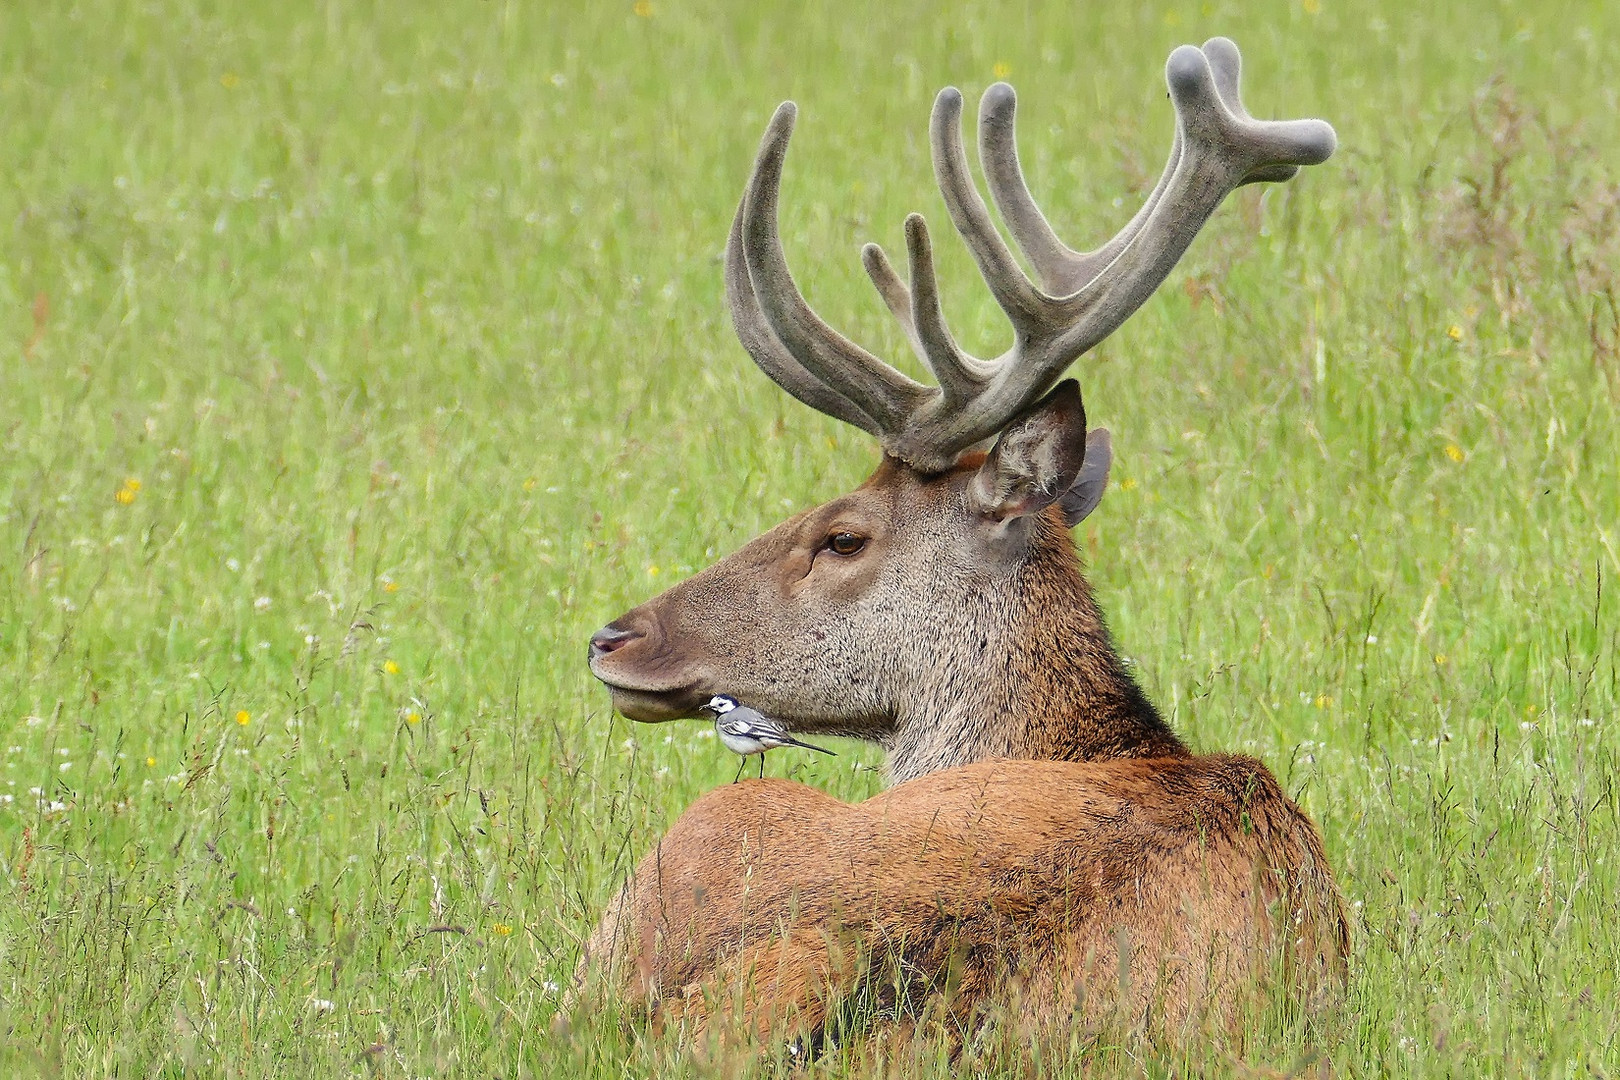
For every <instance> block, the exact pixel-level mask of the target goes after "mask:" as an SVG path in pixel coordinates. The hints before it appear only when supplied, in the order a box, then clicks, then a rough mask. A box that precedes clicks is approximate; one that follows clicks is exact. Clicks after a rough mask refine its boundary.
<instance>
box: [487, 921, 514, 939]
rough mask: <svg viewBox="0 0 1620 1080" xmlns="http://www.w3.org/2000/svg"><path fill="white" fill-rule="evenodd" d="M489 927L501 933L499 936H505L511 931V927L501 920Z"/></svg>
mask: <svg viewBox="0 0 1620 1080" xmlns="http://www.w3.org/2000/svg"><path fill="white" fill-rule="evenodd" d="M490 929H491V930H493V931H495V932H496V933H497V934H499V935H501V937H505V936H506V935H508V934H510V933H511V932H512V928H511V927H510V926H508V925H506V924H505V923H503V922H498V923H496V924H495V925H494V926H492V927H490Z"/></svg>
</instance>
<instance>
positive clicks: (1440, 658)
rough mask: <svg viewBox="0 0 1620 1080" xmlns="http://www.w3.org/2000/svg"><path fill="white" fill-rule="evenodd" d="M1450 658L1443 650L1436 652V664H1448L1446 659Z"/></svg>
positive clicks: (1442, 665)
mask: <svg viewBox="0 0 1620 1080" xmlns="http://www.w3.org/2000/svg"><path fill="white" fill-rule="evenodd" d="M1449 659H1450V657H1448V656H1447V655H1446V654H1445V653H1443V652H1441V653H1435V654H1434V662H1435V664H1436V665H1438V666H1440V667H1444V666H1445V664H1446V661H1447V660H1449Z"/></svg>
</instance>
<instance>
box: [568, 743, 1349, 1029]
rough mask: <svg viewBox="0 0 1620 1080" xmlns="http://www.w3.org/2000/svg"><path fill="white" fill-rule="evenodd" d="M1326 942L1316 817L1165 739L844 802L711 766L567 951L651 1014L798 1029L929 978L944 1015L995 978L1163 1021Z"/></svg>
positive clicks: (930, 780)
mask: <svg viewBox="0 0 1620 1080" xmlns="http://www.w3.org/2000/svg"><path fill="white" fill-rule="evenodd" d="M1122 944H1125V945H1126V946H1127V948H1128V949H1129V954H1128V956H1127V957H1126V959H1125V961H1124V962H1123V963H1122V961H1121V957H1120V951H1119V950H1120V946H1121V945H1122ZM1346 945H1347V942H1346V939H1345V924H1344V920H1343V916H1342V913H1341V912H1340V909H1339V902H1338V897H1337V894H1336V892H1335V890H1334V887H1333V882H1332V878H1331V875H1330V874H1329V871H1328V867H1327V861H1326V858H1325V856H1324V853H1323V850H1322V844H1321V840H1320V838H1319V837H1318V835H1317V833H1316V830H1315V828H1314V827H1313V826H1312V825H1311V823H1310V820H1309V819H1308V818H1306V817H1305V816H1304V814H1302V813H1301V812H1300V811H1299V809H1298V808H1297V807H1296V806H1295V805H1294V804H1293V803H1292V802H1290V801H1289V800H1288V799H1287V798H1286V796H1284V795H1283V793H1282V792H1281V790H1280V789H1279V788H1278V786H1277V783H1276V781H1275V780H1274V779H1273V777H1272V775H1271V773H1270V772H1268V771H1267V770H1266V768H1265V766H1264V765H1262V764H1260V763H1259V762H1257V761H1254V760H1253V759H1250V758H1242V757H1227V756H1211V757H1206V758H1191V757H1185V756H1184V757H1177V758H1159V759H1141V760H1131V761H1111V762H1106V763H1104V762H1093V763H1070V762H1032V761H1001V760H997V761H988V762H981V763H979V764H976V765H971V766H966V767H963V768H958V769H951V770H948V771H944V772H937V773H932V774H930V775H928V776H926V777H923V778H921V779H918V780H913V781H910V782H908V783H905V784H901V785H899V786H897V787H894V788H892V789H890V790H888V791H886V792H884V793H882V794H881V795H878V796H876V797H875V798H872V799H869V800H867V801H866V802H864V803H858V804H848V803H843V802H839V801H838V800H836V799H833V798H831V797H829V796H827V795H825V794H822V793H821V792H819V791H816V790H814V789H812V788H809V787H806V786H804V785H801V784H796V783H790V782H787V781H779V780H765V781H749V782H745V783H742V784H737V785H728V786H726V787H722V788H719V789H717V790H715V791H712V792H710V793H708V794H707V795H705V796H703V797H702V798H701V799H699V800H698V801H697V802H696V803H694V804H693V805H692V807H691V808H690V809H689V810H688V811H687V812H686V813H685V814H683V815H682V816H681V818H680V819H679V820H678V821H677V822H676V823H675V825H674V827H672V828H671V829H670V831H669V833H668V834H667V835H666V836H665V837H664V838H663V840H662V841H660V843H659V844H658V846H657V847H656V848H655V849H654V850H653V851H652V852H651V853H649V855H648V856H647V858H646V859H645V860H644V861H643V863H642V865H641V867H640V868H639V869H638V871H637V873H636V875H635V878H634V879H633V881H632V883H631V885H630V886H629V887H628V888H627V890H626V892H625V893H624V894H623V895H622V896H621V897H620V898H619V900H618V901H617V902H616V903H615V905H614V907H613V909H612V910H611V911H610V912H609V914H608V916H607V917H606V918H604V920H603V922H602V924H601V926H600V927H599V928H598V930H597V932H596V934H595V935H594V936H593V937H592V939H591V942H590V945H589V948H588V950H587V951H588V955H589V957H590V958H591V959H592V960H593V961H596V962H598V963H605V964H612V965H617V967H618V970H617V971H616V972H615V973H614V974H615V975H617V976H618V977H619V978H616V979H615V981H616V982H620V985H621V986H622V987H623V988H624V989H625V990H626V992H627V993H628V994H629V995H630V997H631V998H632V1000H634V1001H637V1002H641V1003H644V1004H645V1005H647V1006H648V1007H649V1008H650V1009H651V1010H652V1011H653V1012H654V1014H655V1015H656V1016H658V1017H659V1019H660V1020H662V1021H664V1022H671V1021H678V1022H681V1023H684V1024H685V1025H687V1026H688V1027H689V1028H690V1029H692V1030H694V1031H697V1032H701V1031H702V1030H703V1029H705V1028H706V1027H707V1026H708V1025H709V1023H710V1022H711V1019H712V1018H713V1016H714V1015H715V1014H717V1013H718V1014H723V1015H726V1016H728V1018H729V1019H730V1020H731V1021H733V1022H740V1023H741V1024H742V1025H744V1026H745V1027H746V1028H747V1029H750V1030H754V1031H757V1032H759V1033H762V1034H763V1033H765V1032H768V1031H783V1030H801V1031H806V1032H809V1033H810V1034H812V1036H815V1035H819V1034H821V1033H823V1032H824V1030H825V1029H826V1027H827V1025H828V1024H829V1022H833V1021H835V1020H836V1018H837V1015H838V1014H837V1009H838V1006H839V1004H840V1003H842V1002H849V1001H852V1000H860V1001H864V1003H865V1006H866V1007H867V1008H873V1009H876V1011H877V1012H878V1013H879V1014H880V1015H881V1014H885V1013H886V1014H891V1015H892V1014H895V1013H905V1012H908V1011H916V1010H917V1009H919V1008H920V1006H921V1004H922V1003H923V1002H924V1001H926V1000H927V999H929V998H931V997H934V996H936V995H938V996H939V1000H940V1001H941V1002H942V1005H943V1011H942V1012H941V1013H940V1015H941V1017H942V1018H943V1019H945V1020H946V1021H947V1026H948V1028H949V1029H950V1030H953V1031H955V1032H956V1033H958V1034H960V1033H962V1032H964V1031H966V1030H968V1029H970V1028H971V1026H972V1025H973V1024H974V1022H975V1020H976V1019H978V1018H981V1017H983V1016H984V1015H987V1012H986V1010H987V1008H988V1007H991V1006H993V1005H1006V1004H1008V1003H1009V1001H1008V999H1009V997H1015V998H1016V999H1017V1005H1018V1007H1019V1011H1020V1015H1021V1017H1022V1019H1023V1021H1024V1022H1026V1023H1029V1024H1033V1025H1035V1026H1039V1027H1045V1026H1049V1025H1051V1024H1054V1023H1060V1022H1069V1021H1070V1020H1071V1019H1078V1020H1079V1021H1080V1022H1082V1023H1083V1024H1085V1025H1088V1026H1095V1025H1099V1024H1103V1023H1107V1022H1109V1021H1110V1020H1113V1021H1116V1022H1117V1021H1124V1022H1125V1023H1126V1024H1127V1025H1128V1026H1136V1025H1138V1024H1141V1023H1143V1022H1146V1023H1148V1024H1150V1025H1151V1026H1152V1027H1153V1028H1155V1029H1157V1030H1169V1031H1176V1030H1182V1029H1185V1028H1187V1027H1189V1026H1193V1025H1197V1024H1200V1023H1205V1022H1208V1021H1209V1020H1210V1019H1211V1018H1212V1016H1213V1017H1214V1018H1220V1017H1223V1016H1226V1015H1227V1014H1228V1013H1229V1012H1230V1010H1231V1009H1232V1007H1233V1006H1234V1005H1237V1004H1240V1003H1241V1000H1242V997H1243V993H1244V991H1245V989H1246V988H1249V987H1253V986H1255V985H1258V980H1260V979H1263V978H1264V977H1265V976H1267V975H1269V974H1270V973H1271V972H1273V971H1274V970H1276V969H1275V967H1274V964H1275V962H1276V959H1277V957H1278V956H1279V955H1282V956H1283V957H1285V958H1286V962H1287V963H1288V964H1289V965H1291V969H1292V975H1293V977H1294V978H1295V979H1297V980H1299V981H1301V982H1304V983H1310V984H1319V983H1324V982H1331V981H1332V980H1333V979H1335V978H1336V977H1337V976H1338V974H1339V973H1340V972H1341V970H1342V964H1343V956H1344V952H1345V949H1346ZM897 973H898V978H897ZM1011 987H1016V989H1014V990H1012V991H1011V992H1009V988H1011Z"/></svg>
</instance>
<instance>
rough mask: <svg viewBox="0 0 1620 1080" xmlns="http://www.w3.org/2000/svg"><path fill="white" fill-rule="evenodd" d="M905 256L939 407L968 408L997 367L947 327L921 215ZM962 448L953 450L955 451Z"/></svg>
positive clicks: (911, 222) (912, 220) (914, 316)
mask: <svg viewBox="0 0 1620 1080" xmlns="http://www.w3.org/2000/svg"><path fill="white" fill-rule="evenodd" d="M906 254H907V255H908V256H909V257H910V263H911V325H912V326H913V327H914V328H915V334H916V340H917V346H918V349H919V351H920V352H921V353H922V356H923V359H924V360H926V361H927V362H928V367H929V369H930V370H931V371H933V373H934V378H936V379H938V380H939V389H940V391H941V393H942V394H943V398H942V400H941V401H940V403H939V406H938V407H939V408H940V409H941V410H942V411H944V410H956V409H959V408H962V407H965V406H969V405H970V404H971V402H972V401H973V400H974V399H975V398H976V397H978V396H979V394H980V393H981V392H982V391H983V389H984V384H985V383H986V382H987V381H988V380H989V379H990V378H991V376H993V375H994V374H995V372H996V368H995V365H994V364H993V363H986V362H984V361H982V360H978V359H975V358H974V357H972V356H969V355H968V354H967V353H965V352H963V351H962V350H961V349H959V348H958V347H957V345H956V339H955V338H953V337H952V336H951V331H950V328H949V327H947V326H946V325H945V312H944V311H943V310H942V309H941V308H940V306H939V281H938V279H937V278H936V277H935V276H934V248H933V244H932V243H931V242H930V241H929V239H928V223H927V222H925V221H924V220H923V216H922V215H921V214H910V215H908V216H907V217H906ZM1020 276H1022V275H1020ZM959 449H961V447H953V448H952V452H954V451H955V450H959Z"/></svg>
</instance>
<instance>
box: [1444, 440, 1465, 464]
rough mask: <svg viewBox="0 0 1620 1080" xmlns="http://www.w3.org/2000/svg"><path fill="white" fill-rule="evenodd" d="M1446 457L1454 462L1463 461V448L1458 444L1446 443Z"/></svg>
mask: <svg viewBox="0 0 1620 1080" xmlns="http://www.w3.org/2000/svg"><path fill="white" fill-rule="evenodd" d="M1446 457H1448V458H1450V459H1451V460H1452V461H1461V460H1462V459H1463V452H1462V447H1460V446H1458V445H1457V444H1456V443H1446Z"/></svg>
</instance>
